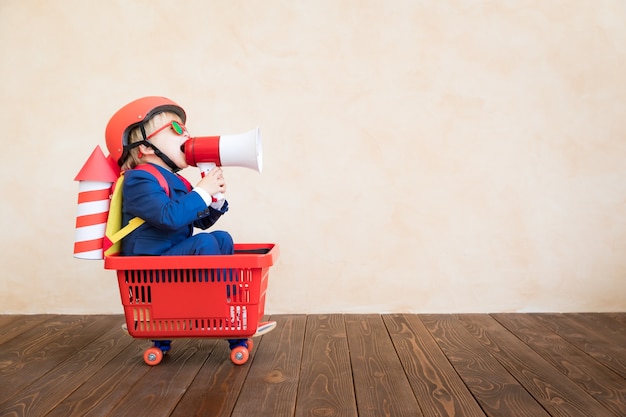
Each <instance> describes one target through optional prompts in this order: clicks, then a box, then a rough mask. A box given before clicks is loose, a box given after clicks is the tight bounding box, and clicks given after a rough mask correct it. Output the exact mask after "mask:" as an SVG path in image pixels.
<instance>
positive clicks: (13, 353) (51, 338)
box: [0, 315, 111, 409]
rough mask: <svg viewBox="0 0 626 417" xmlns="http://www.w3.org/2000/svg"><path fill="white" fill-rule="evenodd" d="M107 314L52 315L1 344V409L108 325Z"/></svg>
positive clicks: (106, 328) (89, 341)
mask: <svg viewBox="0 0 626 417" xmlns="http://www.w3.org/2000/svg"><path fill="white" fill-rule="evenodd" d="M110 326H111V324H110V322H109V321H108V320H107V316H69V315H64V316H51V317H50V318H49V319H48V320H47V321H45V322H43V323H42V324H41V325H39V326H36V327H33V328H32V329H30V330H28V331H26V332H24V333H21V334H19V335H18V336H17V337H15V338H13V339H11V340H9V341H7V342H5V343H3V344H2V349H1V350H0V364H2V367H1V368H0V409H2V408H3V407H4V406H6V403H7V401H9V400H10V398H11V397H13V396H15V395H18V393H19V392H20V391H21V390H23V389H24V388H25V387H27V386H29V385H30V384H32V382H33V381H36V380H37V379H38V378H41V377H42V376H43V375H45V374H47V373H48V372H50V371H51V370H52V369H54V368H55V367H56V366H58V364H59V363H62V362H63V361H65V360H66V359H68V358H70V357H71V356H72V355H75V354H76V352H78V351H80V350H81V349H82V348H83V347H84V346H86V345H88V344H89V343H91V342H92V341H93V340H94V339H96V338H97V337H99V336H101V335H102V333H104V332H105V331H107V330H108V329H109V328H110Z"/></svg>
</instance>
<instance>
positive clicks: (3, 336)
mask: <svg viewBox="0 0 626 417" xmlns="http://www.w3.org/2000/svg"><path fill="white" fill-rule="evenodd" d="M52 317H54V316H53V315H50V314H35V315H5V316H0V344H2V343H6V342H7V341H9V340H11V339H14V338H16V337H17V336H18V335H20V334H22V333H24V332H26V331H28V330H30V329H32V328H33V327H37V326H40V325H41V324H42V323H43V322H44V321H46V320H49V319H50V318H52Z"/></svg>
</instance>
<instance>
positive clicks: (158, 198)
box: [106, 97, 233, 256]
mask: <svg viewBox="0 0 626 417" xmlns="http://www.w3.org/2000/svg"><path fill="white" fill-rule="evenodd" d="M185 120H186V115H185V111H184V110H183V109H182V108H181V107H180V106H178V105H177V104H176V103H174V102H173V101H171V100H169V99H167V98H164V97H144V98H140V99H138V100H135V101H133V102H131V103H129V104H127V105H126V106H124V107H122V108H121V109H120V110H119V111H118V112H117V113H115V115H113V117H112V118H111V120H110V121H109V124H108V125H107V128H106V142H107V148H108V149H109V152H110V154H111V156H112V157H113V158H114V159H115V160H116V161H117V163H118V164H119V166H120V167H121V169H122V170H124V171H125V174H124V184H123V189H122V224H123V225H125V224H127V223H128V221H129V220H130V219H132V218H133V217H140V218H142V219H144V220H145V223H144V224H142V225H141V226H139V228H137V229H136V230H134V231H133V232H131V233H130V234H129V235H128V236H126V237H125V238H124V239H122V249H121V255H126V256H129V255H230V254H233V239H232V237H231V236H230V234H229V233H228V232H224V231H214V232H211V233H198V234H195V235H194V234H193V228H194V227H198V228H200V229H208V228H209V227H211V226H213V225H214V224H215V222H217V220H218V219H219V218H220V217H221V216H222V215H223V214H224V213H226V211H228V202H227V201H226V200H223V199H222V200H219V201H213V200H214V199H213V198H212V195H213V194H216V193H218V192H219V193H224V192H225V191H226V183H225V181H224V176H223V172H222V170H221V169H220V168H219V167H218V168H214V169H213V170H211V171H210V172H209V173H207V174H206V175H205V176H204V178H202V179H201V180H200V182H199V183H198V184H197V185H196V187H193V188H192V187H191V186H190V184H189V183H188V182H187V180H185V179H184V178H183V177H182V176H180V175H178V174H176V172H178V171H179V170H181V169H183V168H186V167H187V166H188V165H187V162H186V160H185V154H184V152H183V151H182V149H181V147H182V145H183V144H184V143H185V141H187V140H188V139H189V134H188V133H187V130H186V128H185V126H184V123H185ZM141 164H152V165H154V166H155V167H156V169H158V170H159V171H160V172H161V174H162V175H163V177H164V178H165V180H166V181H167V184H168V185H169V196H168V192H167V191H166V190H165V189H164V188H163V187H162V186H161V185H160V184H159V181H158V179H157V178H156V177H155V176H154V175H153V174H151V173H150V172H148V171H147V170H141V169H133V168H135V167H137V166H138V165H141Z"/></svg>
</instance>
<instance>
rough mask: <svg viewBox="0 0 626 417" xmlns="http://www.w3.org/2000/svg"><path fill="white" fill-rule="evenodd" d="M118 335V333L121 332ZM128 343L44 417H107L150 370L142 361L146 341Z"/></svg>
mask: <svg viewBox="0 0 626 417" xmlns="http://www.w3.org/2000/svg"><path fill="white" fill-rule="evenodd" d="M120 332H121V330H120ZM121 337H122V338H125V339H127V340H131V343H130V344H129V345H128V346H127V347H126V348H124V349H122V350H120V351H118V353H117V355H116V356H115V357H114V358H113V359H111V361H110V362H108V363H107V364H106V365H105V366H103V367H102V368H101V369H100V370H98V371H97V372H94V373H93V375H92V376H91V377H88V378H87V379H86V380H85V382H84V383H83V384H82V385H81V386H80V387H79V388H78V389H77V390H76V391H74V392H72V394H71V395H69V396H68V397H67V398H65V399H64V400H63V401H62V402H61V403H60V404H59V405H58V406H56V407H55V408H54V409H53V410H52V411H51V412H50V413H49V414H46V417H70V416H75V417H106V416H111V415H113V414H111V411H112V410H113V408H115V406H116V405H117V404H118V403H119V402H120V401H121V400H122V399H123V398H124V397H126V396H127V395H128V393H129V392H131V391H132V389H133V388H134V387H135V386H136V385H137V384H138V383H139V382H138V381H140V380H141V379H142V377H143V376H144V375H145V374H146V372H148V370H149V369H150V367H149V366H148V365H146V364H145V363H144V362H143V359H142V355H143V351H144V350H145V349H146V348H147V347H149V346H150V343H149V342H148V341H146V340H133V339H132V338H131V337H130V336H128V335H127V334H125V333H124V334H123V335H122V336H121Z"/></svg>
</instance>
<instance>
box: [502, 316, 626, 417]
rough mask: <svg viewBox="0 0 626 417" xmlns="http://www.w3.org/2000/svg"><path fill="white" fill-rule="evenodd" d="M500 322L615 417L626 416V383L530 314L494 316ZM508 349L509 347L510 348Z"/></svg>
mask: <svg viewBox="0 0 626 417" xmlns="http://www.w3.org/2000/svg"><path fill="white" fill-rule="evenodd" d="M492 316H493V317H494V318H495V319H496V320H498V322H499V323H500V324H501V325H503V326H505V327H506V328H507V329H508V330H509V331H511V333H513V334H514V335H515V336H516V337H518V338H519V339H520V340H522V341H523V342H524V343H526V344H527V345H528V346H530V347H531V348H532V349H533V350H534V351H535V352H537V354H539V355H540V356H541V357H542V358H543V359H545V360H546V361H548V362H549V363H550V365H552V366H553V367H555V368H556V369H558V370H559V371H560V372H561V373H562V374H563V375H565V376H566V377H568V378H569V379H571V380H572V381H574V382H575V383H576V384H577V385H578V386H579V387H581V388H582V389H583V390H585V392H587V393H588V394H589V395H591V396H593V397H594V398H595V399H596V400H597V401H598V402H599V403H600V404H602V405H603V406H604V407H606V408H607V409H609V410H611V411H612V412H613V413H614V414H615V415H618V416H626V380H625V379H624V378H622V377H620V376H619V375H618V374H616V373H615V372H613V371H611V370H610V369H608V368H606V367H604V366H602V365H600V364H599V363H598V362H597V361H595V360H594V359H593V358H591V357H590V356H589V355H587V354H585V353H584V352H582V351H581V350H579V349H577V348H576V347H574V346H573V345H571V344H570V343H568V342H567V341H566V340H564V339H563V338H562V337H561V336H559V335H557V334H555V333H553V332H552V331H550V330H549V329H547V328H546V327H544V326H543V325H542V324H541V323H540V322H539V321H538V320H536V319H535V318H533V317H532V316H529V315H527V314H493V315H492ZM507 346H508V345H507Z"/></svg>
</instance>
